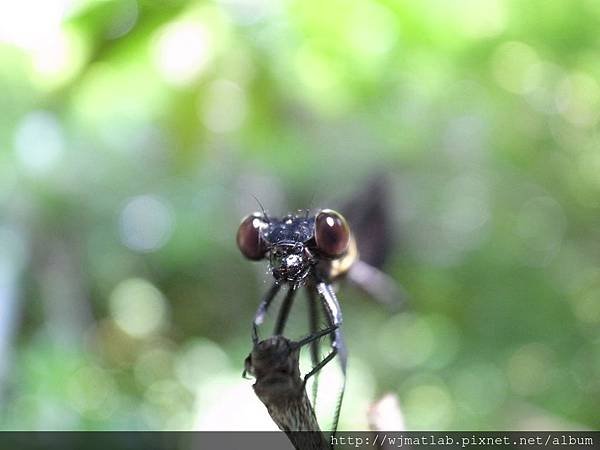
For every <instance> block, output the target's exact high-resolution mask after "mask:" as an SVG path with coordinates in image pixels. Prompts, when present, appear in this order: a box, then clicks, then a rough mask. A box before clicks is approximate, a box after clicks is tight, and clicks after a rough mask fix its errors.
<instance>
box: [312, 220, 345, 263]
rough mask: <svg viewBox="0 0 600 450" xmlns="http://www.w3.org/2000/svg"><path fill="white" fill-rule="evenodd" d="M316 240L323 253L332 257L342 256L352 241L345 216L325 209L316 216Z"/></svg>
mask: <svg viewBox="0 0 600 450" xmlns="http://www.w3.org/2000/svg"><path fill="white" fill-rule="evenodd" d="M315 241H316V243H317V248H318V249H319V251H320V252H321V253H323V254H324V255H326V256H329V257H331V258H337V257H338V256H342V255H343V254H344V253H346V250H348V244H349V243H350V227H348V223H347V222H346V219H344V217H343V216H342V215H341V214H339V213H337V212H335V211H333V210H331V209H324V210H323V211H321V212H320V213H319V214H317V217H316V218H315Z"/></svg>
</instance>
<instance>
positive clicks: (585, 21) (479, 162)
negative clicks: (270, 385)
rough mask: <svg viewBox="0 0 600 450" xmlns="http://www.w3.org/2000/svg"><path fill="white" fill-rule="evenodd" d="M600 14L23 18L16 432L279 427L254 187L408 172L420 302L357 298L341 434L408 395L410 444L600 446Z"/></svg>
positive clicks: (578, 6) (285, 187)
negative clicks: (262, 368)
mask: <svg viewBox="0 0 600 450" xmlns="http://www.w3.org/2000/svg"><path fill="white" fill-rule="evenodd" d="M599 19H600V3H598V2H597V1H594V0H571V1H560V0H559V1H555V2H543V1H541V0H530V1H524V2H523V1H515V0H505V1H502V0H456V1H440V0H426V1H420V2H409V1H403V0H398V1H396V0H381V1H375V0H356V1H353V2H341V1H338V0H333V1H329V2H317V1H315V0H304V1H284V2H276V1H272V0H220V1H217V2H184V1H179V0H171V1H164V2H152V1H149V0H120V1H110V0H103V1H99V0H97V1H96V0H49V1H45V2H38V1H34V0H24V1H20V2H2V3H1V4H0V108H1V112H2V114H1V115H0V148H1V149H2V151H1V152H0V204H1V210H0V380H1V385H0V405H1V407H0V427H1V428H3V429H257V428H260V427H268V426H269V421H268V419H264V420H265V421H264V422H260V420H263V419H262V416H260V414H259V413H262V414H263V416H264V411H263V408H262V405H260V404H256V403H257V400H256V399H255V398H254V397H253V396H252V393H251V389H250V383H249V382H247V381H244V380H241V378H240V373H241V369H242V363H243V359H244V357H245V355H246V354H247V353H248V351H249V349H250V340H249V328H250V327H249V325H250V320H251V317H252V315H253V313H254V309H255V308H256V306H257V304H258V302H259V299H260V295H261V293H262V292H263V291H264V289H265V286H266V284H265V283H264V282H263V281H264V280H266V279H267V278H266V276H265V274H264V271H265V267H264V265H261V264H254V266H255V268H256V269H257V270H256V271H253V264H252V263H249V262H247V261H244V260H243V259H242V258H241V256H240V255H239V254H238V252H237V249H236V248H235V244H234V236H235V232H236V228H237V225H238V224H239V220H240V218H241V217H242V216H243V215H245V214H247V213H249V212H251V211H253V210H255V209H257V206H256V203H255V201H254V199H253V198H252V195H255V196H256V197H258V198H259V199H260V200H261V201H262V202H263V203H264V204H265V206H266V208H267V209H268V210H269V211H272V212H273V213H274V214H281V213H287V212H289V211H293V210H295V209H298V208H304V207H307V206H310V207H319V206H322V207H325V206H330V203H327V202H328V201H335V199H341V198H345V197H346V198H347V197H348V196H350V195H352V192H354V191H357V190H360V188H361V183H362V181H361V180H364V179H366V178H368V177H369V176H371V175H372V174H373V173H385V174H386V175H387V176H388V177H389V179H390V180H391V183H392V185H393V191H394V198H395V201H394V203H393V204H392V205H390V210H391V212H392V213H393V214H394V215H395V221H396V224H397V227H396V228H397V231H398V235H399V236H400V239H399V245H398V247H397V248H395V249H394V252H393V260H392V261H391V264H390V265H389V266H388V272H389V273H390V274H392V275H393V276H394V278H396V279H397V280H399V281H400V282H401V283H402V284H403V285H404V286H405V287H406V289H407V290H408V291H409V292H410V295H411V300H410V303H409V305H408V306H407V308H406V310H404V311H403V312H401V313H399V314H397V315H393V316H390V315H389V313H388V312H386V311H385V310H384V309H383V308H381V307H379V306H377V305H375V304H373V303H371V302H369V301H368V300H366V299H364V298H362V297H361V296H360V295H359V294H358V293H356V292H354V291H352V290H351V289H347V288H342V290H341V293H340V298H341V301H342V305H343V308H344V312H345V322H344V328H345V333H346V335H347V339H348V345H349V349H350V375H349V387H348V389H349V393H348V395H347V397H346V401H345V404H344V411H343V415H342V423H341V428H345V429H352V428H365V427H366V418H365V413H366V408H367V406H368V404H369V403H370V402H371V401H373V400H374V399H375V398H376V397H377V396H379V395H381V394H382V393H383V392H385V391H392V392H394V393H396V394H398V396H399V398H400V402H401V404H402V407H403V412H404V414H405V418H406V422H407V426H408V427H409V428H411V429H509V428H535V429H550V428H562V429H565V428H573V427H582V428H596V429H597V428H598V427H599V426H600V422H599V418H598V403H599V402H600V326H599V325H600V291H599V288H600V271H599V269H598V266H597V264H598V259H599V258H598V251H599V250H600V248H599V244H598V243H599V242H600V240H599V239H598V238H599V237H600V235H599V233H598V230H599V229H600V228H599V226H598V225H599V224H600V220H599V217H600V216H599V215H598V212H599V207H600V152H599V150H598V142H599V137H600V134H599V128H598V121H599V118H600V113H599V111H600V109H599V106H600V84H599V81H600V58H598V50H599V48H598V47H599V44H600V42H599V40H598V32H597V31H598V23H599ZM297 303H299V304H300V303H302V302H300V301H299V302H297ZM299 307H301V306H299ZM300 315H301V313H300V312H298V314H297V316H300ZM302 326H303V324H302V322H300V323H299V324H298V325H297V326H296V328H295V329H294V330H295V332H297V333H298V334H299V335H302V334H303V333H304V332H305V331H303V330H305V329H304V328H302ZM252 408H254V409H252ZM255 411H259V413H255ZM259 416H260V417H261V418H259ZM259 422H260V423H259Z"/></svg>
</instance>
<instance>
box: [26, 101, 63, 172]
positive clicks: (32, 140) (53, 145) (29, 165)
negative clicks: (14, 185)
mask: <svg viewBox="0 0 600 450" xmlns="http://www.w3.org/2000/svg"><path fill="white" fill-rule="evenodd" d="M15 151H16V155H17V159H18V161H19V162H20V163H21V165H22V166H23V168H24V169H25V170H26V171H27V172H29V173H30V174H31V175H41V174H45V173H47V172H49V171H51V170H52V169H53V168H55V167H56V165H57V164H58V163H59V162H60V160H61V158H62V156H63V153H64V151H65V139H64V136H63V130H62V127H61V125H60V123H59V121H58V119H57V118H56V117H55V116H54V114H52V113H50V112H48V111H33V112H31V113H29V114H28V115H27V116H25V117H24V118H23V120H21V123H20V124H19V126H18V128H17V131H16V134H15Z"/></svg>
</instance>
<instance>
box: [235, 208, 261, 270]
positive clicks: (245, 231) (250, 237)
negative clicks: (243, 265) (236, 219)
mask: <svg viewBox="0 0 600 450" xmlns="http://www.w3.org/2000/svg"><path fill="white" fill-rule="evenodd" d="M264 226H266V222H265V219H264V218H263V216H262V215H261V214H259V213H254V214H252V215H250V216H248V217H246V218H245V219H244V220H243V221H242V223H241V224H240V227H239V228H238V232H237V245H238V247H239V249H240V251H241V252H242V254H243V255H244V256H245V257H246V258H248V259H253V260H259V259H263V258H264V256H265V253H266V252H267V247H266V245H265V241H264V240H263V238H262V236H261V229H262V228H263V227H264Z"/></svg>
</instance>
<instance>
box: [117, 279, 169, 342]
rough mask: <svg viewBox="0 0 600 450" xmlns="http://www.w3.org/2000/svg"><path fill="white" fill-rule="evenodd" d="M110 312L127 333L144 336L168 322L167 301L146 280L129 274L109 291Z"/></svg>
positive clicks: (138, 336) (154, 331)
mask: <svg viewBox="0 0 600 450" xmlns="http://www.w3.org/2000/svg"><path fill="white" fill-rule="evenodd" d="M109 304H110V313H111V316H112V318H113V319H114V321H115V322H116V324H117V325H118V326H119V328H121V329H122V330H123V331H125V332H126V333H127V334H129V335H131V336H133V337H137V338H143V337H147V336H150V335H152V334H153V333H156V332H158V331H160V330H161V329H163V328H164V327H165V325H166V323H167V314H168V309H167V302H166V299H165V298H164V296H163V295H162V293H161V292H160V291H159V290H158V289H157V288H156V287H154V285H152V284H151V283H149V282H148V281H146V280H144V279H141V278H130V279H128V280H125V281H123V282H121V283H120V284H119V285H118V286H117V287H116V288H115V290H114V291H113V292H112V293H111V295H110V299H109Z"/></svg>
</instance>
